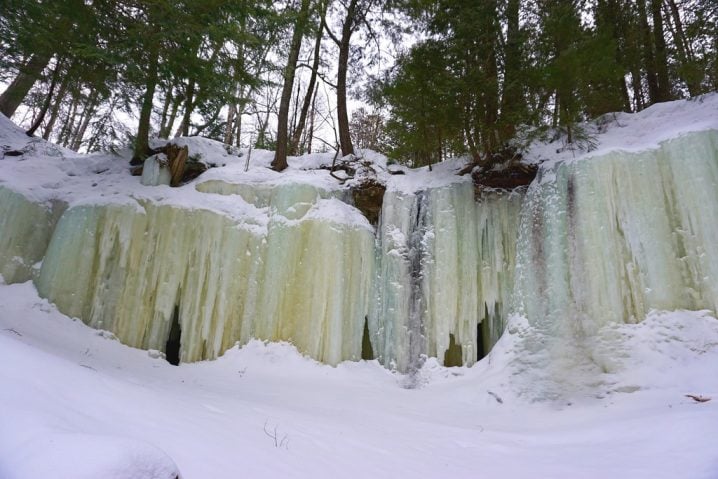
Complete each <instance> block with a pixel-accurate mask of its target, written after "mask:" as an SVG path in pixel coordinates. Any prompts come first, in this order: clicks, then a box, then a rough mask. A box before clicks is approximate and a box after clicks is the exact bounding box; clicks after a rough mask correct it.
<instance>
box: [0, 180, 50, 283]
mask: <svg viewBox="0 0 718 479" xmlns="http://www.w3.org/2000/svg"><path fill="white" fill-rule="evenodd" d="M63 209H64V204H63V203H62V202H47V203H36V202H33V201H30V200H29V199H27V198H25V197H24V196H23V195H21V194H20V193H17V192H15V191H13V190H11V189H9V188H5V187H3V186H0V276H2V277H3V278H4V280H5V281H6V282H7V283H8V284H9V283H22V282H24V281H27V280H29V279H31V278H32V277H33V274H34V271H33V267H34V265H35V264H36V263H38V262H39V261H41V260H42V258H43V256H45V250H46V249H47V245H48V243H49V242H50V237H51V235H52V231H53V229H54V227H55V223H56V221H57V218H58V216H59V214H60V213H61V212H62V210H63Z"/></svg>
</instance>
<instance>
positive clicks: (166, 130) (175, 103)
mask: <svg viewBox="0 0 718 479" xmlns="http://www.w3.org/2000/svg"><path fill="white" fill-rule="evenodd" d="M180 104H182V97H181V96H180V95H177V96H175V97H174V98H173V100H172V110H171V111H170V114H169V117H168V118H167V123H165V125H164V127H163V128H162V129H161V130H160V133H159V137H160V138H165V139H167V138H168V137H169V136H170V133H171V132H172V127H173V126H174V124H175V120H176V119H177V112H179V107H180Z"/></svg>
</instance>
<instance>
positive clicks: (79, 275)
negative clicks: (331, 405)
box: [37, 188, 374, 364]
mask: <svg viewBox="0 0 718 479" xmlns="http://www.w3.org/2000/svg"><path fill="white" fill-rule="evenodd" d="M288 190H290V191H289V192H283V193H278V196H280V197H282V198H284V197H285V195H289V196H291V188H288ZM300 191H301V189H300ZM300 199H301V198H298V197H295V198H294V200H292V201H288V204H289V203H291V204H295V205H297V204H300V203H301V201H300ZM304 199H306V198H304ZM344 208H350V207H349V206H348V205H344V204H343V203H340V202H338V201H336V200H321V199H318V198H316V197H315V198H314V204H313V205H312V206H311V208H310V209H308V210H307V212H306V215H304V214H300V213H299V212H297V211H296V210H295V209H292V208H290V210H291V212H292V215H293V216H295V217H299V216H301V219H294V220H290V219H287V218H286V217H285V216H282V214H280V213H279V212H278V211H277V210H273V215H272V217H271V220H270V221H269V223H268V224H267V225H264V226H261V225H257V224H251V223H242V222H238V221H236V220H232V219H230V218H228V217H226V216H224V215H222V214H218V213H216V212H213V211H207V210H201V209H187V208H178V207H175V206H171V205H157V204H153V203H152V202H146V203H144V204H140V203H137V202H135V203H134V204H109V205H79V206H75V207H72V208H70V209H69V210H68V211H67V212H66V213H65V214H64V215H63V217H62V219H61V220H60V222H59V224H58V226H57V229H56V232H55V234H54V235H53V238H52V242H51V244H50V246H49V248H48V252H47V255H46V257H45V261H44V262H43V267H42V271H41V274H40V278H39V280H38V283H37V286H38V290H39V292H40V294H41V295H43V296H45V297H47V298H49V299H50V300H52V301H53V302H55V303H56V304H57V306H58V308H59V309H60V310H61V311H63V312H64V313H65V314H67V315H70V316H75V317H79V318H82V319H83V321H85V322H86V323H88V324H89V325H91V326H93V327H95V328H99V329H105V330H109V331H112V332H113V333H115V335H116V336H117V337H118V338H119V339H120V340H121V341H123V342H124V343H126V344H129V345H132V346H136V347H140V348H144V349H158V350H164V349H165V343H166V341H167V339H168V336H169V332H170V329H171V327H172V322H173V320H174V318H175V317H176V318H177V320H178V321H179V326H180V328H181V337H182V340H181V343H182V346H181V360H182V361H196V360H200V359H207V358H215V357H217V356H218V355H220V354H221V353H223V352H224V351H225V350H227V349H228V348H230V347H232V346H233V345H234V344H235V343H236V342H237V341H239V342H240V343H242V344H243V343H246V342H247V341H249V340H250V339H251V338H261V339H266V340H273V341H279V340H286V341H291V342H292V343H294V344H295V345H296V346H297V347H298V348H299V349H300V350H301V351H303V352H305V353H306V354H308V355H310V356H312V357H314V358H316V359H318V360H320V361H323V362H326V363H329V364H336V363H338V362H339V361H341V360H344V359H358V358H359V357H360V355H361V338H362V335H361V333H362V330H361V328H362V327H363V321H364V317H365V316H366V313H367V309H368V300H369V288H370V284H371V275H372V273H373V270H372V267H371V266H372V263H373V258H374V248H373V234H372V231H371V229H370V227H369V226H368V224H365V225H361V224H360V225H359V226H357V225H356V224H352V223H349V222H347V221H342V217H341V215H342V213H343V209H344ZM322 209H330V210H331V212H332V213H333V215H334V218H335V219H333V220H330V219H327V218H326V217H323V215H322ZM348 214H352V212H350V213H348ZM325 216H327V215H325Z"/></svg>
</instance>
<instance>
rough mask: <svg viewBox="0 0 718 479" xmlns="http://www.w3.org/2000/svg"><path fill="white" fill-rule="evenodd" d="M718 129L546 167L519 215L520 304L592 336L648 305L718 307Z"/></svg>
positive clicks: (576, 333) (554, 330) (567, 330)
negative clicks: (644, 148) (636, 149)
mask: <svg viewBox="0 0 718 479" xmlns="http://www.w3.org/2000/svg"><path fill="white" fill-rule="evenodd" d="M716 238H718V133H717V132H715V131H709V132H701V133H693V134H689V135H685V136H682V137H679V138H676V139H673V140H670V141H667V142H664V143H662V144H661V145H660V148H658V149H655V150H650V151H644V152H637V153H635V152H633V153H629V152H621V151H617V152H612V153H609V154H606V155H603V156H601V157H598V158H592V159H590V160H581V161H575V162H568V163H561V164H558V165H556V166H555V167H554V168H552V169H545V170H543V171H542V172H541V177H540V178H539V181H537V182H535V184H533V185H532V186H531V187H530V189H529V192H528V196H527V199H526V202H525V207H524V211H523V213H522V221H521V232H520V240H519V245H518V250H519V253H518V265H517V282H516V297H515V308H516V310H517V311H519V312H521V313H523V314H525V315H526V316H527V317H528V318H529V320H530V322H531V323H532V324H533V325H535V326H539V327H541V328H543V329H544V330H546V331H547V332H549V333H551V334H558V335H572V336H573V337H586V336H589V335H591V334H592V333H593V332H595V331H596V330H597V328H599V327H601V326H602V325H604V324H606V323H609V322H619V323H620V322H628V323H630V322H637V321H641V320H642V319H643V318H644V317H645V315H646V313H647V312H648V311H649V310H650V309H663V310H672V309H679V308H685V309H711V310H713V311H716V307H717V306H718V242H717V241H716Z"/></svg>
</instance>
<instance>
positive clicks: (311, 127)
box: [305, 88, 319, 153]
mask: <svg viewBox="0 0 718 479" xmlns="http://www.w3.org/2000/svg"><path fill="white" fill-rule="evenodd" d="M317 92H319V88H315V89H314V97H313V98H312V113H311V116H310V117H309V130H308V131H307V136H306V139H305V144H306V152H307V153H311V152H312V141H313V140H314V117H315V115H316V114H317V108H316V107H317Z"/></svg>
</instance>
